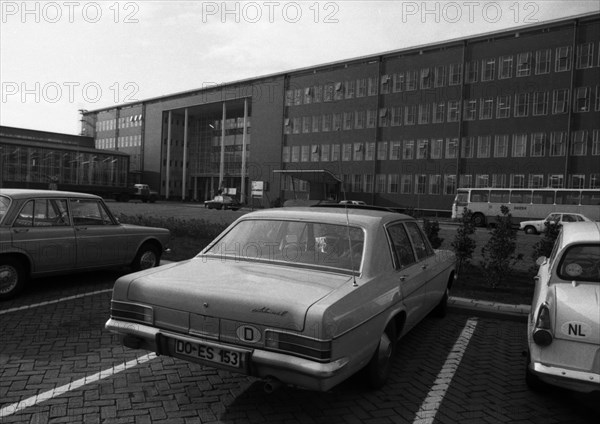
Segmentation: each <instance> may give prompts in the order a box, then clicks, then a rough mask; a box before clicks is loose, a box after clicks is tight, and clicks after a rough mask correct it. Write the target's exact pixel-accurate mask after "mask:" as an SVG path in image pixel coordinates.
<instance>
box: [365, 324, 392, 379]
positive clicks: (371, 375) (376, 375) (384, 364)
mask: <svg viewBox="0 0 600 424" xmlns="http://www.w3.org/2000/svg"><path fill="white" fill-rule="evenodd" d="M395 354H396V324H395V322H394V321H390V323H389V324H388V326H387V327H386V329H385V331H384V332H383V334H381V337H380V338H379V344H378V345H377V349H376V350H375V353H374V354H373V357H372V358H371V360H370V361H369V364H368V365H367V368H366V377H367V381H368V383H369V386H371V388H373V389H378V388H380V387H382V386H383V385H384V384H385V383H386V381H387V380H388V377H389V376H390V374H391V372H392V365H393V361H394V356H395Z"/></svg>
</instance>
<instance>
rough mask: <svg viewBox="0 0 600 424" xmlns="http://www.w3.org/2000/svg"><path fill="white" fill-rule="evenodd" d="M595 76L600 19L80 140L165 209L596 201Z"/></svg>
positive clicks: (453, 46)
mask: <svg viewBox="0 0 600 424" xmlns="http://www.w3.org/2000/svg"><path fill="white" fill-rule="evenodd" d="M599 68H600V14H597V13H594V14H588V15H583V16H578V17H573V18H568V19H562V20H558V21H553V22H546V23H543V24H537V25H530V26H527V27H521V28H518V29H511V30H507V31H502V32H495V33H487V34H482V35H480V36H475V37H469V38H464V39H459V40H453V41H448V42H442V43H436V44H430V45H425V46H418V47H414V48H408V49H402V50H397V51H391V52H386V53H381V54H375V55H372V56H367V57H360V58H355V59H350V60H345V61H340V62H335V63H328V64H324V65H320V66H314V67H310V68H304V69H298V70H294V71H290V72H285V73H280V74H274V75H269V76H264V77H257V78H254V79H249V80H244V81H237V82H234V83H230V84H223V85H219V86H210V87H204V88H201V89H198V90H192V91H189V92H184V93H177V94H173V95H169V96H164V97H160V98H153V99H149V100H146V101H142V102H138V103H135V104H126V105H122V106H117V107H113V108H107V109H102V110H96V111H91V112H86V113H84V116H83V118H84V119H83V122H84V128H83V130H84V131H85V134H87V135H92V136H94V138H95V140H96V147H98V148H113V149H117V150H119V151H123V152H128V153H130V154H131V155H132V164H135V165H134V166H137V167H139V171H140V172H141V174H142V180H143V182H147V183H149V184H151V185H152V186H153V187H155V188H156V189H159V190H160V192H161V194H163V195H164V196H167V197H183V198H186V199H195V200H204V199H206V198H209V197H210V196H211V195H212V194H214V193H215V192H216V190H218V189H219V188H220V187H227V188H229V187H233V188H237V190H238V193H241V194H242V195H250V182H251V181H265V182H268V185H267V186H266V187H268V190H267V191H265V192H263V197H262V204H263V205H268V203H269V202H272V201H274V200H275V199H277V198H280V199H290V198H293V197H294V196H296V197H304V198H308V197H311V198H315V197H316V198H325V197H338V198H339V196H340V190H343V191H345V196H346V197H348V198H352V199H356V200H364V201H366V202H368V203H372V204H377V205H386V206H395V207H414V208H419V209H431V210H449V209H450V206H451V203H452V199H453V197H454V195H455V193H456V189H457V188H458V187H488V186H490V187H548V186H549V187H581V188H598V187H600V168H599V167H598V163H599V162H600V69H599ZM250 122H251V123H252V125H250ZM250 130H251V131H250ZM250 132H251V134H250ZM311 171H314V172H311ZM242 175H243V176H244V178H243V179H242V178H241V177H242ZM255 204H256V203H255Z"/></svg>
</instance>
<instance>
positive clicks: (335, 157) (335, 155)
mask: <svg viewBox="0 0 600 424" xmlns="http://www.w3.org/2000/svg"><path fill="white" fill-rule="evenodd" d="M339 160H340V145H339V144H333V145H332V146H331V161H332V162H338V161H339Z"/></svg>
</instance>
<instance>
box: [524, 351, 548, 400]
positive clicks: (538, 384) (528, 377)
mask: <svg viewBox="0 0 600 424" xmlns="http://www.w3.org/2000/svg"><path fill="white" fill-rule="evenodd" d="M530 363H531V354H530V353H529V352H527V363H526V364H525V383H526V384H527V387H529V388H530V389H531V390H533V391H534V392H539V393H543V392H546V391H548V389H549V387H548V385H547V384H546V383H544V382H543V381H541V380H540V379H539V378H538V376H537V375H535V374H534V373H533V372H531V370H530V369H529V364H530Z"/></svg>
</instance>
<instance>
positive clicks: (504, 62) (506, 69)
mask: <svg viewBox="0 0 600 424" xmlns="http://www.w3.org/2000/svg"><path fill="white" fill-rule="evenodd" d="M512 70H513V57H512V56H502V57H501V58H500V69H499V72H498V79H506V78H511V77H512Z"/></svg>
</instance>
